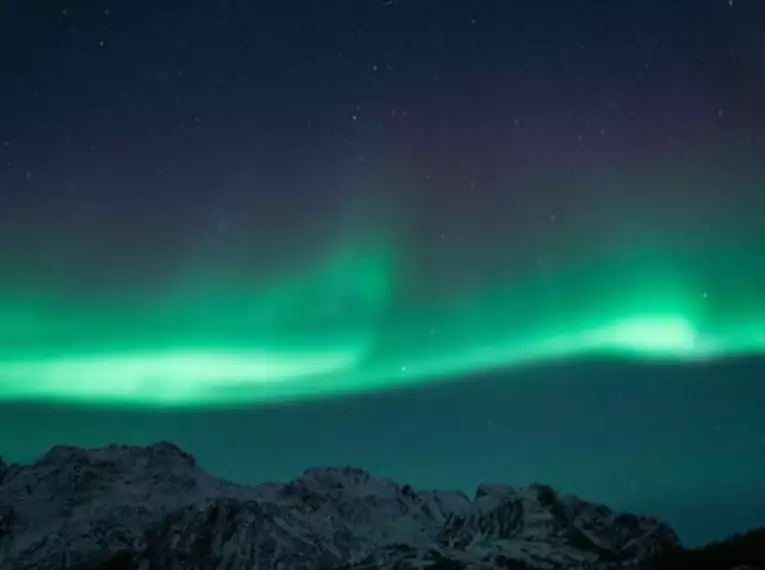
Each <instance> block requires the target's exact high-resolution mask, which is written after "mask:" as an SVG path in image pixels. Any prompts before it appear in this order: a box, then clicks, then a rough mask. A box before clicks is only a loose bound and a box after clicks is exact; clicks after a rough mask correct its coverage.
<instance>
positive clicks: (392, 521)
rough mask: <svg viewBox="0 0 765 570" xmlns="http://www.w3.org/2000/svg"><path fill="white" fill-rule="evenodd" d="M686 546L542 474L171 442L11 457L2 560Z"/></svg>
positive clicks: (593, 561) (576, 553)
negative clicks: (439, 474)
mask: <svg viewBox="0 0 765 570" xmlns="http://www.w3.org/2000/svg"><path fill="white" fill-rule="evenodd" d="M681 550H682V547H681V544H680V541H679V539H678V537H677V535H676V534H675V532H674V531H673V530H672V529H671V528H670V527H669V526H667V525H666V524H664V523H662V522H661V521H659V520H657V519H654V518H650V517H644V516H639V515H634V514H630V513H615V512H613V511H612V510H611V509H609V508H608V507H606V506H604V505H599V504H595V503H592V502H588V501H584V500H582V499H580V498H578V497H576V496H573V495H561V494H559V493H557V492H556V491H555V490H554V489H553V488H552V487H550V486H548V485H544V484H540V483H534V484H532V485H529V486H527V487H511V486H508V485H502V484H483V485H479V486H478V488H477V490H476V493H475V496H474V498H472V499H470V498H469V497H468V496H467V495H466V494H465V493H462V492H459V491H431V490H415V489H413V488H412V487H411V486H409V485H401V484H399V483H396V482H394V481H392V480H390V479H386V478H383V477H376V476H373V475H372V474H370V473H369V472H367V471H365V470H363V469H360V468H356V467H314V468H309V469H307V470H305V471H304V472H303V474H302V475H300V476H299V477H297V478H295V479H293V480H291V481H287V482H285V483H265V484H260V485H240V484H237V483H233V482H230V481H226V480H224V479H219V478H216V477H214V476H212V475H210V474H208V473H207V472H206V471H204V470H203V469H202V468H201V467H200V466H199V465H198V464H197V462H196V460H195V458H194V457H193V456H192V455H190V454H188V453H186V452H184V451H183V450H181V449H180V448H178V447H177V446H175V445H174V444H172V443H170V442H166V441H161V442H157V443H154V444H151V445H148V446H145V447H139V446H125V445H117V444H112V445H109V446H104V447H99V448H92V449H84V448H79V447H72V446H62V445H57V446H54V447H53V448H51V449H50V450H49V451H48V452H46V453H45V454H43V455H42V456H41V457H40V458H38V459H37V460H36V461H34V462H33V463H31V464H28V465H16V464H14V465H7V464H6V463H5V462H4V461H2V459H0V570H6V569H8V570H11V569H13V570H16V569H19V570H21V569H30V570H31V569H40V570H53V569H54V568H55V569H56V570H59V569H64V568H66V569H77V570H91V569H96V568H131V569H136V570H138V569H140V570H171V569H173V570H175V569H181V568H184V569H186V568H188V569H198V570H203V569H205V570H206V569H219V568H220V569H226V570H240V569H241V570H244V569H252V568H257V569H266V568H282V569H292V568H295V569H305V570H309V569H315V570H330V569H338V570H340V569H354V570H407V569H412V570H414V569H425V568H430V569H432V570H437V569H439V568H441V569H444V568H452V569H454V570H456V569H458V568H459V569H471V568H517V569H520V568H524V569H529V570H536V569H539V570H542V569H545V570H556V569H562V568H581V569H612V568H642V567H646V565H648V564H650V563H652V562H653V561H655V560H658V559H660V558H661V557H662V556H664V557H665V558H668V557H669V556H671V555H672V553H675V552H679V551H681ZM104 565H106V566H104ZM726 570H727V569H726Z"/></svg>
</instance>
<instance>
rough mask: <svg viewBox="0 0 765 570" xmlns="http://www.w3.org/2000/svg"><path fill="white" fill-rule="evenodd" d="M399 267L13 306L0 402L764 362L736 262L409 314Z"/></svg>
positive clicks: (763, 324) (534, 281)
mask: <svg viewBox="0 0 765 570" xmlns="http://www.w3.org/2000/svg"><path fill="white" fill-rule="evenodd" d="M395 249H396V248H394V247H392V246H391V245H390V244H388V243H386V240H382V239H377V240H360V241H359V242H357V243H356V244H354V247H344V248H338V249H337V250H335V251H333V252H331V253H330V255H326V256H323V257H322V258H321V259H319V261H318V262H317V263H316V264H315V265H313V266H311V267H303V268H297V270H296V271H295V272H293V273H289V272H287V273H285V274H282V275H278V276H276V277H274V278H273V279H272V280H270V281H266V282H249V281H248V280H246V279H242V280H240V281H238V282H237V283H235V284H234V285H231V284H230V283H221V282H220V281H217V282H215V281H212V280H211V281H210V282H205V280H204V279H199V278H195V277H186V278H185V279H183V280H181V281H180V282H179V283H178V284H176V286H175V287H168V288H166V289H165V290H164V292H156V293H155V294H154V295H152V296H150V297H146V298H135V297H130V296H125V298H123V299H111V300H109V301H108V302H107V301H104V300H98V299H96V300H93V299H84V300H83V299H80V300H79V301H78V300H75V299H71V298H65V297H62V296H56V295H55V294H53V293H49V294H42V293H40V294H37V295H31V294H26V295H25V294H20V293H19V292H18V291H7V292H5V293H4V294H3V296H2V297H0V400H7V401H18V400H43V401H71V402H90V403H110V404H121V405H142V406H145V405H153V406H173V405H183V406H188V405H193V406H204V405H212V404H250V403H254V402H267V401H284V400H292V399H300V398H310V397H324V396H332V395H339V394H348V393H355V392H364V391H372V390H380V389H386V388H389V387H393V386H406V385H412V384H423V383H428V382H439V381H445V380H447V379H450V378H458V377H462V378H464V377H466V376H467V375H469V374H471V373H479V372H486V371H491V370H497V369H504V368H512V367H518V366H523V365H528V364H531V363H535V362H547V361H551V360H561V359H567V358H573V357H579V356H588V355H592V356H598V355H619V356H626V357H631V358H635V359H641V360H645V359H652V360H678V361H679V360H682V361H695V360H705V359H714V358H719V357H726V356H731V355H737V354H755V353H762V352H765V298H764V297H763V296H762V295H761V294H760V292H759V291H758V290H757V289H756V287H753V285H752V280H751V278H752V274H751V273H747V272H746V271H745V270H744V271H741V270H740V268H741V267H742V266H743V265H742V264H743V262H742V258H743V257H745V256H743V254H742V255H741V256H739V257H738V258H737V261H736V265H729V264H728V263H729V262H728V261H726V258H725V257H724V256H720V257H718V261H717V262H714V263H713V262H711V261H710V262H708V263H706V264H701V263H700V262H699V258H698V256H693V255H685V256H683V255H679V254H677V255H675V256H673V257H672V258H668V256H667V255H666V254H664V253H662V255H658V254H653V255H652V254H651V252H650V251H646V250H644V251H642V252H641V253H640V255H634V254H633V255H631V256H627V255H623V256H619V257H611V258H606V257H603V258H602V259H599V260H596V261H592V262H590V263H584V262H580V263H575V264H574V263H572V264H570V265H569V266H568V267H567V268H566V267H564V268H558V269H557V270H556V271H552V272H548V273H546V274H544V275H528V274H526V275H523V276H522V277H521V278H518V277H514V276H513V275H511V274H510V273H509V272H508V274H507V276H506V277H504V278H502V279H500V280H499V281H498V282H497V281H494V282H490V283H484V284H481V283H480V282H479V283H477V284H475V285H473V286H472V287H466V288H462V287H452V288H450V287H449V286H448V285H447V286H444V287H443V289H441V290H440V291H439V295H432V296H429V297H428V298H424V299H419V300H418V299H412V298H411V296H409V295H408V289H407V287H408V285H407V283H406V279H405V278H404V277H402V274H401V272H400V271H399V262H400V259H399V258H398V257H397V256H396V255H395V254H396V251H395ZM659 259H660V260H661V263H659V262H658V261H657V260H659ZM720 260H722V261H720ZM702 266H703V267H702Z"/></svg>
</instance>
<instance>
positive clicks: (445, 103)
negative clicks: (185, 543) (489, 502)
mask: <svg viewBox="0 0 765 570" xmlns="http://www.w3.org/2000/svg"><path fill="white" fill-rule="evenodd" d="M762 22H765V3H763V2H762V1H761V0H735V1H732V0H673V1H669V0H644V1H641V2H636V1H627V0H602V1H595V0H592V1H582V2H570V1H564V0H549V1H545V2H543V1H541V0H540V1H533V2H532V1H528V2H520V1H510V0H460V1H456V0H454V1H446V0H386V1H381V0H322V1H312V0H311V1H309V0H279V1H276V0H273V1H271V2H263V1H257V2H254V1H253V2H247V1H244V0H220V1H217V0H184V1H180V0H178V1H175V0H170V1H167V2H158V1H157V2H155V1H149V0H136V1H134V2H129V3H124V2H123V3H117V2H111V1H108V0H107V1H103V2H98V3H85V2H77V1H73V2H63V1H58V0H56V1H51V2H22V1H20V0H11V1H8V2H4V3H0V455H2V456H3V457H5V458H6V459H8V460H11V461H12V460H23V461H28V460H31V459H32V458H33V457H34V456H35V455H36V454H39V453H41V452H43V451H44V450H45V449H46V448H47V447H49V446H50V445H53V444H55V443H70V444H75V445H100V444H104V443H110V442H112V441H120V442H125V443H149V442H151V441H155V440H159V439H169V440H172V441H174V442H176V443H177V444H178V445H180V446H181V447H183V448H185V449H187V450H188V451H190V452H192V453H194V454H195V455H197V457H198V458H199V460H200V463H201V464H203V465H205V466H207V467H209V469H210V470H211V471H212V472H214V473H216V474H221V475H223V476H228V477H231V478H233V479H235V480H242V481H248V482H252V481H262V480H265V479H269V478H274V479H276V478H280V479H284V478H287V477H292V476H294V475H295V474H296V472H298V471H300V470H302V469H304V468H305V467H307V466H308V465H320V464H324V465H327V464H336V465H345V464H350V465H358V466H361V467H366V468H369V469H372V470H374V471H377V472H379V473H380V474H382V475H386V476H391V477H393V478H394V479H397V480H400V481H411V482H412V483H413V484H414V483H417V484H418V485H420V486H423V487H437V488H449V487H457V488H461V489H464V490H466V491H468V492H472V490H473V487H474V485H475V484H477V483H478V482H483V481H487V480H492V479H493V480H495V481H505V482H508V483H511V484H518V485H524V484H528V483H529V482H530V481H531V480H532V479H534V480H542V481H548V482H550V483H553V484H555V485H556V486H558V487H560V488H561V489H562V490H564V491H571V492H576V493H580V494H582V495H583V496H585V497H587V498H591V499H595V500H602V501H604V502H606V503H609V504H613V505H614V506H616V507H623V508H627V509H633V510H636V511H641V512H644V511H647V512H648V513H649V514H655V515H659V516H661V517H664V518H666V519H667V520H668V521H669V522H670V523H672V524H674V525H675V526H676V527H677V529H678V530H679V531H680V534H681V535H682V536H683V538H684V539H686V538H687V540H689V541H690V542H694V541H698V540H701V539H711V538H719V537H721V533H723V534H724V533H727V532H729V531H732V530H742V529H746V528H748V527H750V526H752V525H755V524H761V523H762V522H763V521H762V516H761V513H762V512H765V503H764V502H763V499H761V497H765V494H763V491H762V490H763V488H765V475H763V474H765V459H763V458H765V453H764V451H765V422H762V417H761V416H762V412H761V407H762V406H761V402H762V401H765V384H764V383H763V382H762V378H763V372H762V371H763V357H765V354H764V353H765V214H764V213H765V161H763V157H765V35H763V34H762ZM710 521H711V522H710Z"/></svg>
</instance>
